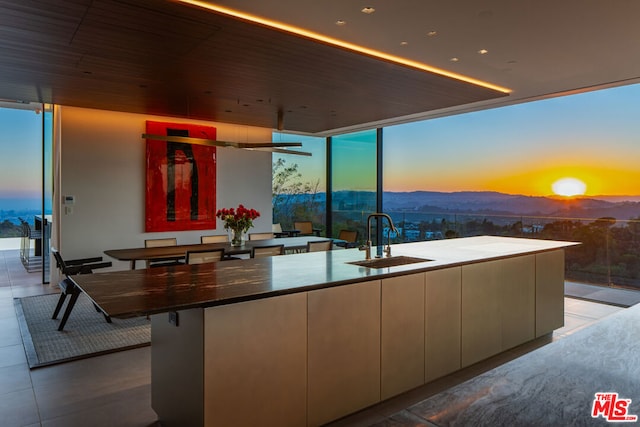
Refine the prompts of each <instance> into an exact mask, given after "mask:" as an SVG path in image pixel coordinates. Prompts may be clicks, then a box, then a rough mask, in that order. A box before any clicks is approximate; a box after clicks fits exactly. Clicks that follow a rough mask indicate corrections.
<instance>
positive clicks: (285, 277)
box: [70, 236, 576, 318]
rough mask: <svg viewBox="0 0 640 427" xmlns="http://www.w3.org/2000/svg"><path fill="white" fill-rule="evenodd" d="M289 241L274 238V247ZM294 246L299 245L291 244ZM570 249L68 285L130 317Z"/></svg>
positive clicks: (496, 244) (469, 249) (412, 249)
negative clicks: (380, 265)
mask: <svg viewBox="0 0 640 427" xmlns="http://www.w3.org/2000/svg"><path fill="white" fill-rule="evenodd" d="M308 238H309V239H313V238H314V237H308ZM293 239H303V238H293ZM315 239H318V238H317V237H315ZM284 240H288V239H274V241H276V242H278V241H284ZM305 240H306V239H305ZM305 240H296V241H297V242H302V241H305ZM254 242H255V243H258V242H261V243H265V242H267V241H265V240H262V241H254ZM247 243H248V242H247ZM294 244H299V243H290V245H294ZM305 245H306V243H305ZM573 245H576V243H573V242H556V241H547V240H538V239H515V238H505V237H492V236H478V237H470V238H461V239H447V240H439V241H431V242H417V243H406V244H401V245H393V254H394V256H400V255H404V256H411V257H419V258H423V259H424V262H417V263H415V264H407V265H399V266H394V267H384V268H367V267H362V266H358V265H353V264H351V262H353V261H362V260H363V258H364V253H363V252H362V251H358V250H357V249H337V250H332V251H326V252H311V253H300V254H294V255H283V256H273V257H267V258H257V259H247V260H232V261H219V262H215V263H207V264H195V265H178V266H170V267H157V268H147V269H140V270H124V271H113V272H102V273H94V274H81V275H76V276H71V277H70V278H71V280H73V281H74V283H75V284H76V285H78V287H79V288H80V289H82V291H83V292H84V293H86V294H87V295H88V296H89V298H90V299H91V300H92V301H93V302H95V303H96V304H97V305H98V306H99V307H100V308H101V309H102V310H103V311H104V312H105V313H107V314H108V315H111V316H112V317H116V318H118V317H120V318H126V317H134V316H143V315H148V314H157V313H164V312H168V311H176V310H186V309H192V308H206V307H211V306H216V305H222V304H233V303H237V302H242V301H249V300H254V299H260V298H268V297H272V296H278V295H285V294H290V293H295V292H305V291H312V290H316V289H322V288H326V287H332V286H340V285H344V284H349V283H356V282H363V281H370V280H376V279H381V278H384V277H392V276H398V275H405V274H413V273H418V272H423V271H429V270H435V269H441V268H449V267H453V266H460V265H465V264H469V263H476V262H484V261H488V260H494V259H500V258H509V257H513V256H518V255H522V254H531V253H538V252H545V251H551V250H557V249H563V248H565V247H569V246H573ZM185 246H194V245H185ZM195 246H198V247H199V246H201V245H195ZM202 246H204V245H202ZM123 251H124V250H123ZM429 259H430V260H432V261H429Z"/></svg>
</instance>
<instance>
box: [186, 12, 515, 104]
mask: <svg viewBox="0 0 640 427" xmlns="http://www.w3.org/2000/svg"><path fill="white" fill-rule="evenodd" d="M174 1H177V2H179V3H182V4H189V5H192V6H196V7H199V8H203V9H207V10H209V11H212V12H214V13H219V14H224V15H227V16H232V17H234V18H240V19H242V20H246V21H249V22H252V23H255V24H259V25H263V26H266V27H269V28H274V29H277V30H280V31H284V32H287V33H292V34H295V35H298V36H303V37H306V38H310V39H313V40H317V41H320V42H323V43H326V44H329V45H333V46H338V47H341V48H344V49H347V50H350V51H354V52H358V53H364V54H366V55H371V56H372V57H374V58H377V59H383V60H386V61H391V62H395V63H398V64H402V65H406V66H408V67H413V68H416V69H418V70H422V71H427V72H431V73H436V74H439V75H442V76H446V77H450V78H453V79H457V80H461V81H464V82H467V83H471V84H475V85H478V86H482V87H484V88H489V89H492V90H497V91H500V92H502V93H511V89H508V88H505V87H501V86H498V85H494V84H491V83H488V82H485V81H482V80H478V79H474V78H472V77H468V76H463V75H461V74H458V73H454V72H450V71H447V70H443V69H440V68H437V67H434V66H431V65H429V64H425V63H423V62H419V61H415V60H411V59H407V58H402V57H399V56H396V55H391V54H388V53H384V52H381V51H378V50H375V49H370V48H367V47H364V46H360V45H357V44H354V43H349V42H346V41H344V40H339V39H337V38H333V37H328V36H325V35H323V34H320V33H316V32H313V31H310V30H306V29H303V28H300V27H295V26H292V25H287V24H283V23H281V22H277V21H272V20H269V19H266V18H261V17H259V16H256V15H251V14H248V13H244V12H241V11H239V10H234V9H229V8H226V7H223V6H219V5H215V4H212V3H209V2H208V1H204V0H174ZM341 21H342V20H341ZM343 22H344V21H343Z"/></svg>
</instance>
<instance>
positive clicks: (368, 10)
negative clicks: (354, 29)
mask: <svg viewBox="0 0 640 427" xmlns="http://www.w3.org/2000/svg"><path fill="white" fill-rule="evenodd" d="M375 11H376V10H375V9H374V8H372V7H371V6H366V7H363V8H362V10H361V12H362V13H366V14H367V15H370V14H372V13H373V12H375Z"/></svg>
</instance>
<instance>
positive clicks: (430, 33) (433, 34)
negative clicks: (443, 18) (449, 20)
mask: <svg viewBox="0 0 640 427" xmlns="http://www.w3.org/2000/svg"><path fill="white" fill-rule="evenodd" d="M427 35H428V36H429V37H434V36H437V35H438V32H437V31H433V30H432V31H429V32H428V33H427Z"/></svg>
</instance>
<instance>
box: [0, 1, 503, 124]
mask: <svg viewBox="0 0 640 427" xmlns="http://www.w3.org/2000/svg"><path fill="white" fill-rule="evenodd" d="M501 96H505V94H504V93H502V92H498V91H494V90H491V89H487V88H484V87H479V86H476V85H472V84H470V83H465V82H462V81H459V80H455V79H452V78H448V77H443V76H441V75H437V74H432V73H428V72H424V71H421V70H417V69H414V68H410V67H407V66H403V65H398V64H395V63H391V62H387V61H384V60H380V59H376V58H373V57H370V56H367V55H364V54H358V53H354V52H352V51H347V50H344V49H341V48H338V47H335V46H330V45H327V44H323V43H320V42H317V41H313V40H310V39H306V38H302V37H298V36H294V35H292V34H289V33H285V32H281V31H278V30H274V29H271V28H267V27H264V26H260V25H255V24H251V23H248V22H245V21H242V20H238V19H233V18H230V17H227V16H223V15H219V14H216V13H211V12H207V11H203V10H201V9H196V8H193V7H189V6H185V5H182V4H179V3H176V2H172V1H159V0H56V1H55V2H54V1H51V2H42V1H39V0H21V1H19V2H16V1H13V0H0V98H2V99H7V100H20V101H24V102H45V103H56V104H62V105H70V106H78V107H86V108H97V109H105V110H115V111H125V112H134V113H143V114H154V115H163V116H173V117H185V118H192V119H201V120H211V121H219V122H226V123H233V124H243V125H252V126H261V127H269V128H274V129H277V128H279V129H283V130H287V131H295V132H304V133H325V134H327V133H330V132H331V130H334V129H340V128H345V127H350V126H355V125H358V124H362V123H370V122H376V121H381V120H387V119H391V118H394V117H401V116H407V115H411V114H417V113H422V112H426V111H431V110H435V109H441V108H446V107H451V106H455V105H462V104H467V103H473V102H476V101H482V100H487V99H493V98H497V97H501ZM279 112H281V114H282V120H281V121H279V120H278V113H279Z"/></svg>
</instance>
